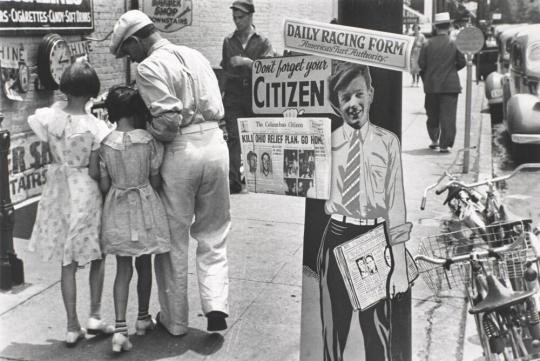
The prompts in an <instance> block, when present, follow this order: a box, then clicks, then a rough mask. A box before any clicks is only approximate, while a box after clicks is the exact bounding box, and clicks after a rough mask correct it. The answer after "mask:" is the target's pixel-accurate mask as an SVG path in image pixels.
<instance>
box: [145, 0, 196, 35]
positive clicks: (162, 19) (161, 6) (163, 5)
mask: <svg viewBox="0 0 540 361" xmlns="http://www.w3.org/2000/svg"><path fill="white" fill-rule="evenodd" d="M141 11H142V12H144V13H145V14H146V15H148V17H150V19H152V21H153V22H154V24H155V25H156V28H158V29H159V30H160V31H162V32H165V33H173V32H175V31H178V30H180V29H182V28H184V27H186V26H190V25H191V22H192V20H193V4H192V1H191V0H143V1H142V2H141Z"/></svg>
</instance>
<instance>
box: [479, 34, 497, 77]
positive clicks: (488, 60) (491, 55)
mask: <svg viewBox="0 0 540 361" xmlns="http://www.w3.org/2000/svg"><path fill="white" fill-rule="evenodd" d="M483 33H484V47H483V48H482V50H480V51H479V52H478V53H477V54H475V56H474V65H475V66H476V83H478V82H479V81H480V80H486V78H487V76H488V75H489V74H490V73H492V72H494V71H496V70H497V58H498V56H499V49H498V47H497V40H496V39H495V34H494V28H493V27H491V28H487V29H486V30H485V31H484V32H483Z"/></svg>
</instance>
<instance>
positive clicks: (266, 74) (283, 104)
mask: <svg viewBox="0 0 540 361" xmlns="http://www.w3.org/2000/svg"><path fill="white" fill-rule="evenodd" d="M331 71H332V66H331V61H330V60H329V59H325V58H320V57H317V56H311V55H307V56H291V57H284V58H266V59H259V60H256V61H255V62H254V63H253V68H252V74H253V77H252V79H253V112H254V113H255V114H280V113H283V112H284V111H285V110H287V109H292V108H294V109H299V110H304V114H314V113H332V108H331V107H330V105H329V103H328V77H329V76H330V74H331Z"/></svg>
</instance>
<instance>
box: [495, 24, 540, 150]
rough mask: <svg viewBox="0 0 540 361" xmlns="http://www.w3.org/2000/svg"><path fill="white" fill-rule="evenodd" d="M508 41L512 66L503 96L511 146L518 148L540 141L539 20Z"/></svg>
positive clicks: (514, 148) (510, 64)
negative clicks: (539, 86)
mask: <svg viewBox="0 0 540 361" xmlns="http://www.w3.org/2000/svg"><path fill="white" fill-rule="evenodd" d="M509 45H510V48H509V53H510V62H509V70H508V76H507V80H505V81H504V88H506V89H507V92H508V93H509V94H508V95H509V98H508V101H507V102H505V99H504V97H503V108H506V116H505V118H504V119H503V121H504V123H505V126H506V129H507V131H508V134H509V136H510V140H511V147H512V148H513V150H514V151H518V150H519V148H520V146H521V145H526V144H540V96H539V92H538V83H539V81H540V24H534V25H528V26H526V27H523V28H520V30H519V31H518V32H517V33H516V34H515V35H514V37H513V39H512V41H511V42H510V44H509ZM504 88H503V89H504ZM516 154H519V152H516Z"/></svg>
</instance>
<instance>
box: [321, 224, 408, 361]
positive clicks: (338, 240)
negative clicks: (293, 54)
mask: <svg viewBox="0 0 540 361" xmlns="http://www.w3.org/2000/svg"><path fill="white" fill-rule="evenodd" d="M373 228H375V226H357V225H352V224H347V223H343V222H339V221H336V220H333V219H330V221H329V223H328V225H327V227H326V230H325V232H324V236H323V240H322V243H321V246H320V249H319V255H318V260H317V269H318V270H319V291H320V302H321V321H322V328H323V352H324V360H325V361H342V360H343V352H344V350H345V346H346V343H347V338H348V336H349V328H350V325H351V321H352V317H353V308H352V306H351V303H350V299H349V295H348V293H347V289H346V288H345V283H344V281H343V278H342V276H341V273H340V271H339V268H338V265H337V262H336V258H335V256H334V252H333V250H334V248H335V247H336V246H338V245H340V244H342V243H344V242H346V241H349V240H351V239H352V238H354V237H356V236H359V235H361V234H364V233H366V232H368V231H370V230H371V229H373ZM385 286H386V285H385ZM390 303H391V312H392V315H391V319H392V334H391V335H389V330H390V326H389V321H388V312H387V311H388V309H387V308H388V302H387V301H386V300H382V301H380V302H378V303H377V304H376V305H374V306H372V307H371V308H369V309H367V310H364V311H359V312H358V321H359V322H360V326H361V328H362V334H363V337H364V350H365V353H366V359H367V360H369V361H385V360H392V361H401V360H410V359H411V349H410V344H411V339H410V338H411V319H410V317H403V315H409V316H410V312H406V311H405V310H406V309H407V308H408V309H410V307H411V291H410V289H409V290H408V291H407V292H406V293H405V294H403V295H402V296H401V297H400V298H399V299H394V300H392V301H390ZM402 310H403V311H402ZM400 311H402V312H400ZM354 322H356V321H354ZM390 336H391V341H390V342H389V341H388V337H390ZM351 342H354V341H351ZM387 345H392V350H388V349H387ZM389 353H391V355H392V356H391V358H390V356H389Z"/></svg>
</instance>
